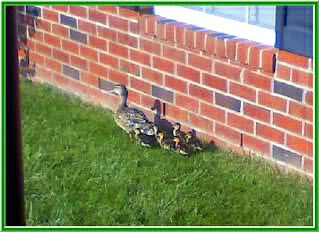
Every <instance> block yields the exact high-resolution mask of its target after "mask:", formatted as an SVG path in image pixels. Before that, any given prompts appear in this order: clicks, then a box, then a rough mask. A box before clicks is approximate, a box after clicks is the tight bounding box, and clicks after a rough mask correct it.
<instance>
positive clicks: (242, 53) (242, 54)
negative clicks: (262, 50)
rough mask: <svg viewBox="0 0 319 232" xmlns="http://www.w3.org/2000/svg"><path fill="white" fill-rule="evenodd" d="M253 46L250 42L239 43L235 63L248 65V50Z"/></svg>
mask: <svg viewBox="0 0 319 232" xmlns="http://www.w3.org/2000/svg"><path fill="white" fill-rule="evenodd" d="M252 45H253V43H252V42H248V41H245V42H241V43H238V47H237V59H236V60H237V61H238V62H239V63H241V64H248V50H249V47H251V46H252Z"/></svg>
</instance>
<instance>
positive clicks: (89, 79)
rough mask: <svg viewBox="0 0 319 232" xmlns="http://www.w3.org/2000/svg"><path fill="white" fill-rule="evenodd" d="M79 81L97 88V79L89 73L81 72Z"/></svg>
mask: <svg viewBox="0 0 319 232" xmlns="http://www.w3.org/2000/svg"><path fill="white" fill-rule="evenodd" d="M81 81H83V82H84V83H86V84H88V85H91V86H93V87H96V88H98V87H99V79H98V77H97V76H95V75H93V74H91V73H89V72H82V73H81Z"/></svg>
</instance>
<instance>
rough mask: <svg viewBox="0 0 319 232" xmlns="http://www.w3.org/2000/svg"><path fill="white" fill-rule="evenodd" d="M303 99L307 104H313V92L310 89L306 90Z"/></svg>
mask: <svg viewBox="0 0 319 232" xmlns="http://www.w3.org/2000/svg"><path fill="white" fill-rule="evenodd" d="M305 101H306V103H307V104H308V105H311V106H312V104H313V92H312V91H307V93H306V97H305Z"/></svg>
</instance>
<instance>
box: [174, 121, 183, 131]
mask: <svg viewBox="0 0 319 232" xmlns="http://www.w3.org/2000/svg"><path fill="white" fill-rule="evenodd" d="M173 128H174V129H175V130H180V129H181V124H180V123H179V122H177V123H175V124H174V125H173Z"/></svg>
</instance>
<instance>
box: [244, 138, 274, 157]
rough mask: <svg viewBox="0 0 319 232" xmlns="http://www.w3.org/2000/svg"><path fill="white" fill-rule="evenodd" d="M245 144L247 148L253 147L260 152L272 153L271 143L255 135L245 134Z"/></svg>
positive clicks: (252, 148)
mask: <svg viewBox="0 0 319 232" xmlns="http://www.w3.org/2000/svg"><path fill="white" fill-rule="evenodd" d="M243 146H244V147H245V148H248V149H251V150H253V151H256V152H258V153H262V154H265V155H267V156H269V155H270V143H268V142H264V141H262V140H260V139H258V138H255V137H253V136H249V135H245V134H244V136H243Z"/></svg>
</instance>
